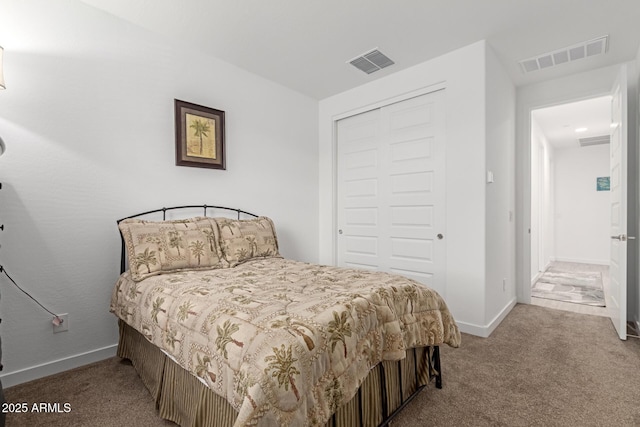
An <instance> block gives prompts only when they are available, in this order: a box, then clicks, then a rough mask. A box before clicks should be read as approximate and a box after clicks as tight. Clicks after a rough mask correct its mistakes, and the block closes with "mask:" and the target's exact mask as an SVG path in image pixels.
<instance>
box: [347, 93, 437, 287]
mask: <svg viewBox="0 0 640 427" xmlns="http://www.w3.org/2000/svg"><path fill="white" fill-rule="evenodd" d="M444 126H445V121H444V91H443V90H441V91H437V92H433V93H429V94H426V95H421V96H419V97H416V98H411V99H408V100H405V101H402V102H398V103H394V104H390V105H388V106H385V107H382V108H378V109H376V110H372V111H368V112H365V113H362V114H358V115H356V116H352V117H348V118H345V119H343V120H340V121H339V122H338V124H337V155H338V161H337V163H338V168H337V216H338V230H337V233H338V237H337V245H338V247H337V259H338V265H340V266H345V267H355V268H365V269H372V270H380V271H389V272H394V273H398V274H402V275H404V276H407V277H410V278H412V279H415V280H417V281H419V282H421V283H424V284H426V285H428V286H430V287H432V288H434V289H435V290H437V291H439V292H444V271H445V248H446V247H445V245H446V235H445V186H444V178H445V133H444Z"/></svg>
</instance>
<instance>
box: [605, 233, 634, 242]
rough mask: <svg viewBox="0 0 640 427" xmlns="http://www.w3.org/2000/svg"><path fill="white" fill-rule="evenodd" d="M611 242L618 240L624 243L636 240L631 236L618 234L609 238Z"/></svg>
mask: <svg viewBox="0 0 640 427" xmlns="http://www.w3.org/2000/svg"><path fill="white" fill-rule="evenodd" d="M611 239H612V240H620V241H621V242H626V241H627V240H635V239H636V238H635V237H633V236H627V235H626V234H619V235H617V236H611Z"/></svg>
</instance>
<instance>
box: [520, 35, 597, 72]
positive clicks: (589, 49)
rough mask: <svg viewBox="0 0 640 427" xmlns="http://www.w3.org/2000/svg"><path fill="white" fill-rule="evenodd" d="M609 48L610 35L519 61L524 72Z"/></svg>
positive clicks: (587, 55)
mask: <svg viewBox="0 0 640 427" xmlns="http://www.w3.org/2000/svg"><path fill="white" fill-rule="evenodd" d="M608 48H609V36H608V35H606V36H603V37H598V38H596V39H592V40H587V41H584V42H581V43H577V44H574V45H572V46H568V47H565V48H562V49H558V50H555V51H553V52H547V53H543V54H541V55H536V56H534V57H533V58H527V59H523V60H522V61H519V62H518V64H520V68H521V69H522V72H523V73H525V74H526V73H530V72H532V71H537V70H542V69H544V68H550V67H555V66H557V65H560V64H564V63H566V62H572V61H577V60H579V59H583V58H590V57H592V56H595V55H600V54H603V53H606V52H607V49H608Z"/></svg>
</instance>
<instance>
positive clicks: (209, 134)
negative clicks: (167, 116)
mask: <svg viewBox="0 0 640 427" xmlns="http://www.w3.org/2000/svg"><path fill="white" fill-rule="evenodd" d="M174 101H175V115H176V165H177V166H194V167H198V168H212V169H225V158H224V111H221V110H216V109H213V108H209V107H203V106H202V105H197V104H192V103H190V102H185V101H180V100H178V99H175V100H174Z"/></svg>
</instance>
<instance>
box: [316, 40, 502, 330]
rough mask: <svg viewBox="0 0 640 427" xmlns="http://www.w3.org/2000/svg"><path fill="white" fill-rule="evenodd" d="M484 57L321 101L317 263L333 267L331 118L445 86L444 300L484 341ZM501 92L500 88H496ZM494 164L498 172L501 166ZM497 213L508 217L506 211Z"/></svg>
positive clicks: (468, 55) (471, 49)
mask: <svg viewBox="0 0 640 427" xmlns="http://www.w3.org/2000/svg"><path fill="white" fill-rule="evenodd" d="M486 55H487V53H486V43H485V42H484V41H481V42H477V43H474V44H472V45H470V46H467V47H464V48H461V49H459V50H456V51H453V52H450V53H448V54H446V55H443V56H441V57H438V58H435V59H433V60H431V61H428V62H424V63H422V64H419V65H416V66H414V67H411V68H409V69H406V70H403V71H399V72H397V73H395V74H392V75H389V76H386V77H384V78H381V79H378V80H375V81H372V82H369V83H366V84H363V85H362V86H360V87H357V88H354V89H352V90H349V91H346V92H343V93H341V94H338V95H335V96H332V97H330V98H327V99H324V100H322V101H320V112H319V134H320V141H319V143H320V236H321V237H320V261H321V262H323V263H333V262H334V261H335V233H336V231H337V227H336V220H335V216H334V215H335V211H334V207H335V182H334V177H335V152H336V150H335V140H334V122H335V120H336V119H338V118H343V117H346V116H348V115H350V114H355V113H357V112H362V111H366V110H368V109H372V108H375V107H378V106H380V105H383V104H388V103H390V102H392V101H397V100H400V99H402V98H404V97H408V96H411V95H414V94H417V93H420V92H427V91H429V90H431V89H434V88H442V87H444V88H445V102H446V131H445V133H446V150H447V151H446V171H447V176H446V194H447V201H446V212H447V224H446V232H445V233H444V234H445V239H446V240H447V252H446V283H447V284H446V289H445V292H444V293H443V297H444V298H445V300H446V301H447V303H448V305H449V307H450V309H451V310H452V312H453V315H454V316H455V318H456V320H457V322H458V324H459V325H460V327H461V329H462V330H463V331H466V332H470V333H475V334H477V335H487V334H488V333H489V332H490V328H491V327H492V326H490V325H488V324H487V323H486V321H485V315H486V313H487V311H486V301H485V298H486V294H485V284H486V283H485V282H486V272H487V265H486V220H485V219H486V214H487V212H486V210H485V207H486V179H485V176H486V170H487V169H486V167H487V164H486V157H487V150H486V138H487V132H486V126H487V124H488V122H487V119H486V97H487V92H486V73H487V68H486ZM494 66H495V64H493V65H492V67H494ZM491 70H493V68H491ZM498 86H500V87H502V86H501V84H498ZM506 92H507V93H508V90H507V91H506ZM496 102H498V103H499V102H500V101H498V100H496ZM505 102H508V100H507V101H505ZM502 114H503V110H501V112H500V113H499V115H498V116H497V117H496V119H495V123H494V119H491V121H490V122H491V124H497V122H499V121H500V120H502V118H503V116H502ZM507 128H508V125H505V126H504V127H503V128H501V129H500V130H498V131H497V133H496V134H497V135H499V138H501V139H500V142H499V144H503V141H504V138H508V137H507V136H505V135H508V129H507ZM492 155H493V152H492ZM497 163H498V164H499V166H497V167H498V168H500V171H501V170H502V168H503V167H504V166H503V164H502V161H500V160H499V161H497ZM501 173H502V172H500V174H501ZM500 179H504V176H500ZM505 197H506V196H505ZM502 213H503V214H504V215H507V214H508V213H506V212H504V209H503V212H502ZM500 286H501V285H500Z"/></svg>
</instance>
